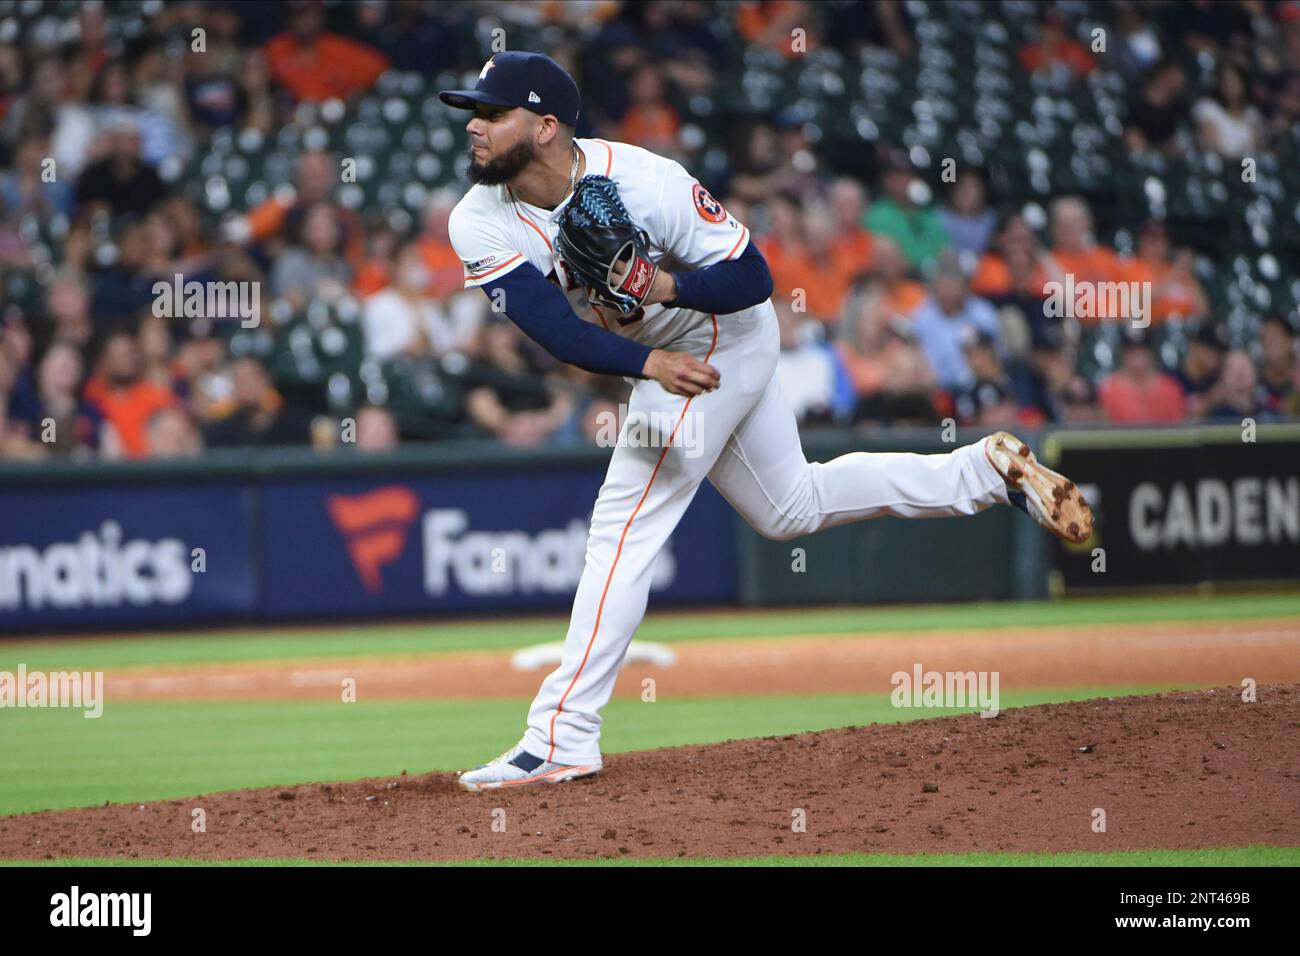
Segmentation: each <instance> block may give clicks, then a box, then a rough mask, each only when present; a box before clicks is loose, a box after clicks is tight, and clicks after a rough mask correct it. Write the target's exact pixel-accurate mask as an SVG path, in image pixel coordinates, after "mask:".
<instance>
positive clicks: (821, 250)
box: [760, 196, 864, 322]
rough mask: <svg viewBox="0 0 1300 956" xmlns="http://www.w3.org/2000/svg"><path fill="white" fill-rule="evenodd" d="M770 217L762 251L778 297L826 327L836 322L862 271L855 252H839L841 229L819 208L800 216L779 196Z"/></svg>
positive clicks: (761, 244) (771, 209)
mask: <svg viewBox="0 0 1300 956" xmlns="http://www.w3.org/2000/svg"><path fill="white" fill-rule="evenodd" d="M769 215H770V216H771V221H772V232H771V233H770V234H769V236H768V237H767V239H765V240H764V241H763V242H761V243H760V248H762V250H763V253H764V255H765V256H766V257H767V259H768V269H769V270H770V271H771V273H772V283H773V286H774V288H775V290H776V292H777V294H778V295H779V296H781V297H782V298H783V299H786V298H788V299H791V300H793V302H794V304H796V305H797V304H798V303H799V302H800V301H802V303H803V305H804V308H805V309H806V311H807V312H808V313H809V314H811V315H812V316H813V317H815V318H817V319H819V320H821V321H822V322H833V321H835V319H836V318H837V317H838V316H839V313H840V308H841V307H842V306H843V304H844V296H845V294H846V293H847V292H848V290H849V286H850V285H852V283H853V280H854V279H855V278H856V277H857V276H858V275H859V274H860V273H861V272H863V271H864V270H863V268H862V267H861V264H860V263H859V261H858V259H857V258H856V257H855V256H854V255H853V254H852V253H851V252H849V251H846V250H844V249H842V248H837V247H836V245H835V239H836V236H837V229H836V226H835V223H834V221H833V219H832V218H831V216H830V214H829V212H828V211H827V210H826V209H824V208H823V207H820V206H819V207H814V208H812V209H809V210H808V211H807V212H806V213H803V214H800V212H799V209H798V207H796V206H795V204H794V203H792V202H791V201H790V200H789V199H787V198H785V197H783V196H781V197H777V198H776V199H774V200H773V201H772V202H771V203H770V204H769Z"/></svg>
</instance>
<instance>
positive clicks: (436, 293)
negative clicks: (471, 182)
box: [418, 189, 465, 300]
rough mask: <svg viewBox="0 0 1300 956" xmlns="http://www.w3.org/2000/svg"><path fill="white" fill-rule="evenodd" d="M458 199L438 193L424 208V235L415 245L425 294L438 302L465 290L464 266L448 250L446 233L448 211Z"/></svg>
mask: <svg viewBox="0 0 1300 956" xmlns="http://www.w3.org/2000/svg"><path fill="white" fill-rule="evenodd" d="M459 198H460V197H459V196H458V195H457V194H456V193H455V192H454V191H453V190H450V189H438V190H435V191H434V192H433V194H432V195H431V196H430V197H429V204H428V205H427V206H425V208H424V231H423V232H422V233H421V234H420V238H419V240H418V244H419V247H420V255H421V256H422V257H423V258H424V267H425V268H426V269H428V270H429V285H428V289H427V291H428V293H429V295H431V296H433V298H435V299H438V300H442V299H445V298H447V297H449V296H453V295H455V294H456V293H457V292H460V291H461V290H462V289H463V288H464V287H465V266H464V264H463V263H462V262H461V259H460V256H458V255H456V250H455V249H453V248H452V246H451V233H450V232H449V231H448V223H450V222H451V211H452V210H453V209H455V208H456V203H457V201H458V200H459Z"/></svg>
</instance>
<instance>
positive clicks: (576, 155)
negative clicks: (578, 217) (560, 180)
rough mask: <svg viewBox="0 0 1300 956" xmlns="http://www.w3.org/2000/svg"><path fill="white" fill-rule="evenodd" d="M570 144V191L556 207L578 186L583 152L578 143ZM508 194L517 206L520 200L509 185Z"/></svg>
mask: <svg viewBox="0 0 1300 956" xmlns="http://www.w3.org/2000/svg"><path fill="white" fill-rule="evenodd" d="M570 145H571V146H572V147H573V165H572V166H570V167H569V191H568V192H567V193H565V194H564V195H563V196H561V197H560V202H557V203H556V204H555V208H559V205H560V203H562V202H564V200H566V199H568V198H569V197H570V196H572V195H573V191H574V190H575V189H577V188H578V162H579V160H580V159H581V158H582V153H580V152H579V151H578V144H577V143H572V144H570ZM507 195H509V196H510V202H511V203H513V204H514V205H515V206H516V207H517V206H518V205H519V203H520V200H519V198H518V197H517V196H515V192H514V190H513V189H509V187H507Z"/></svg>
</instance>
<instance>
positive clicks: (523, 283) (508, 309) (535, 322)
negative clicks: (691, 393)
mask: <svg viewBox="0 0 1300 956" xmlns="http://www.w3.org/2000/svg"><path fill="white" fill-rule="evenodd" d="M480 288H482V289H483V291H484V292H486V293H487V294H488V298H490V299H492V300H493V301H497V290H498V289H499V290H501V294H502V295H504V297H505V298H504V299H502V300H501V301H502V302H503V304H504V306H505V309H504V311H505V314H506V315H507V316H509V318H510V320H511V321H512V322H514V323H515V325H517V326H519V327H520V328H521V329H523V330H524V333H525V334H526V335H527V336H528V337H529V338H530V339H532V340H533V341H534V342H536V343H537V344H538V345H540V346H541V347H542V348H544V349H546V351H548V352H550V353H551V354H552V355H554V356H555V357H556V358H557V359H559V360H560V361H561V362H566V363H568V364H569V365H576V366H578V368H582V369H586V370H587V371H588V372H596V373H597V374H602V375H623V376H628V377H631V378H644V377H645V376H644V375H643V374H642V373H641V369H642V368H644V367H645V360H646V357H647V356H648V355H649V354H650V352H651V351H652V349H651V348H650V347H649V346H648V345H642V344H641V343H640V342H634V341H632V340H631V339H625V338H623V336H621V335H616V334H615V333H613V332H610V331H608V330H607V329H602V328H600V327H598V326H596V325H593V324H592V323H590V322H584V321H583V320H582V319H580V318H578V316H577V315H576V314H575V313H574V311H573V308H572V307H571V306H570V305H569V300H568V299H566V298H565V297H564V293H563V292H561V291H560V289H559V287H558V286H557V285H555V284H554V283H553V282H551V281H550V280H548V279H547V278H546V277H545V276H543V275H542V274H541V273H540V272H539V271H537V268H536V267H535V266H534V265H532V264H531V263H524V264H523V265H522V266H519V267H518V268H516V269H512V270H511V271H510V272H509V274H507V275H505V276H503V277H502V278H500V279H496V280H494V281H492V282H487V283H484V284H483V285H482V286H480Z"/></svg>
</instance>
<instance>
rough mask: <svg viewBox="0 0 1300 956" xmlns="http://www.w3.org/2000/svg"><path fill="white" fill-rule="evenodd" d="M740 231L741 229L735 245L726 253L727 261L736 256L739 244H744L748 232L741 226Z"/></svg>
mask: <svg viewBox="0 0 1300 956" xmlns="http://www.w3.org/2000/svg"><path fill="white" fill-rule="evenodd" d="M740 229H741V232H740V238H739V239H737V240H736V244H735V245H734V246H732V247H731V251H730V252H728V253H727V258H728V259H730V258H731V257H732V256H734V255H735V254H736V250H737V249H739V248H740V244H741V243H742V242H744V241H745V237H746V236H748V235H749V230H748V229H746V228H745V227H744V226H741V227H740Z"/></svg>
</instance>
